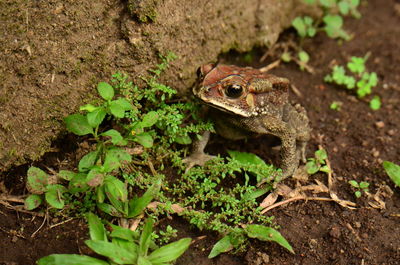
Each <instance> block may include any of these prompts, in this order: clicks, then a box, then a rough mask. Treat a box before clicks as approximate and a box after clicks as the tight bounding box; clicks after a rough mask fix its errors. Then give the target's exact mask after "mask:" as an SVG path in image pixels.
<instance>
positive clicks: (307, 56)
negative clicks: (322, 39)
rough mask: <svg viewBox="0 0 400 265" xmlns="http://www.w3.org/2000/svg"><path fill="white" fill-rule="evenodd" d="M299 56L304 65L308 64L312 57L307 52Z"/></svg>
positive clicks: (301, 52) (302, 52) (300, 53)
mask: <svg viewBox="0 0 400 265" xmlns="http://www.w3.org/2000/svg"><path fill="white" fill-rule="evenodd" d="M298 56H299V60H300V61H301V62H303V63H308V61H309V60H310V56H309V55H308V53H306V52H305V51H300V52H299V54H298Z"/></svg>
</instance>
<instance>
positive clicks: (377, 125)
mask: <svg viewBox="0 0 400 265" xmlns="http://www.w3.org/2000/svg"><path fill="white" fill-rule="evenodd" d="M375 126H376V128H378V129H382V128H383V127H385V123H384V122H383V121H377V122H375Z"/></svg>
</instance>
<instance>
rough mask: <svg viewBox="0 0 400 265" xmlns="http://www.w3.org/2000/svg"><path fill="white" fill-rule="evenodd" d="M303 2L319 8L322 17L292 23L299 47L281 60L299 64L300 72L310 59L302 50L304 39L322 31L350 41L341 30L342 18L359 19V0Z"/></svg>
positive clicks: (294, 20)
mask: <svg viewBox="0 0 400 265" xmlns="http://www.w3.org/2000/svg"><path fill="white" fill-rule="evenodd" d="M304 2H305V3H307V4H309V5H317V6H319V7H320V8H321V9H322V10H323V16H322V18H321V19H314V18H312V17H310V16H303V17H301V16H299V17H296V18H294V19H293V21H292V26H293V28H294V29H295V30H296V32H297V34H298V35H299V37H300V47H299V48H298V50H297V51H295V53H294V54H291V53H290V52H288V51H286V53H287V54H286V55H285V57H282V60H283V61H285V62H288V61H291V60H294V61H295V62H296V63H298V62H299V63H298V64H299V66H300V69H301V70H304V69H306V67H305V65H306V64H307V62H308V61H309V57H310V56H309V55H308V53H307V52H305V51H304V50H303V48H302V43H303V41H304V39H305V38H313V37H314V36H315V35H316V34H317V33H318V32H319V31H323V32H325V33H326V35H328V36H329V37H330V38H333V39H343V40H346V41H347V40H350V39H351V36H350V35H349V34H348V33H347V32H346V31H345V30H344V29H343V17H344V16H349V15H351V16H353V17H355V18H360V17H361V14H360V13H359V12H358V10H357V8H358V6H359V5H360V0H304ZM296 53H297V56H296ZM310 72H311V71H310Z"/></svg>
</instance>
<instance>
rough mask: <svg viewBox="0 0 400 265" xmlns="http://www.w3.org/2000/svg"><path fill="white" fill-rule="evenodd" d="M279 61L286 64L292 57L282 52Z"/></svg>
mask: <svg viewBox="0 0 400 265" xmlns="http://www.w3.org/2000/svg"><path fill="white" fill-rule="evenodd" d="M281 60H282V61H284V62H285V63H288V62H290V61H291V60H292V56H291V55H290V53H289V52H284V53H282V56H281Z"/></svg>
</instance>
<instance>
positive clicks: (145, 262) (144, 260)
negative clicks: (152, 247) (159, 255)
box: [137, 256, 153, 265]
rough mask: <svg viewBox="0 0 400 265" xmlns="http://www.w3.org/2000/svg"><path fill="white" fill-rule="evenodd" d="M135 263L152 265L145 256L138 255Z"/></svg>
mask: <svg viewBox="0 0 400 265" xmlns="http://www.w3.org/2000/svg"><path fill="white" fill-rule="evenodd" d="M137 265H153V263H151V262H150V261H149V260H148V259H147V258H145V257H142V256H139V258H138V263H137Z"/></svg>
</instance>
